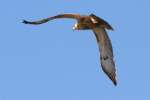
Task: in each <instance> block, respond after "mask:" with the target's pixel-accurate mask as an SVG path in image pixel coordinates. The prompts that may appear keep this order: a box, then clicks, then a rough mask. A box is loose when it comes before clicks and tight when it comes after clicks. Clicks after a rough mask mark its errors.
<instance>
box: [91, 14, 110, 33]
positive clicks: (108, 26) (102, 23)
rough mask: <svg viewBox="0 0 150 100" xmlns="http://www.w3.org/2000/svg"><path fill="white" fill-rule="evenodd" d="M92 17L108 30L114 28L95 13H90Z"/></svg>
mask: <svg viewBox="0 0 150 100" xmlns="http://www.w3.org/2000/svg"><path fill="white" fill-rule="evenodd" d="M90 17H91V20H93V21H94V22H97V23H98V24H99V25H100V26H101V27H103V28H106V29H108V30H113V27H112V26H111V25H110V24H109V23H108V22H106V21H105V20H103V19H102V18H100V17H97V16H96V15H94V14H90Z"/></svg>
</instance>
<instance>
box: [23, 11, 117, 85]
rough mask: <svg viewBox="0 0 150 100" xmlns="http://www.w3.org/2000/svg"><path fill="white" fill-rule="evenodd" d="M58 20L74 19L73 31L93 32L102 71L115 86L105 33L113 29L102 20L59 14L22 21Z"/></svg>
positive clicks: (110, 48)
mask: <svg viewBox="0 0 150 100" xmlns="http://www.w3.org/2000/svg"><path fill="white" fill-rule="evenodd" d="M58 18H71V19H76V20H77V23H76V24H75V25H74V27H73V29H74V30H88V29H91V30H93V32H94V34H95V36H96V39H97V43H98V45H99V51H100V60H101V66H102V69H103V71H104V72H105V73H106V74H107V76H108V77H109V78H110V79H111V80H112V82H113V83H114V85H117V81H116V69H115V63H114V56H113V49H112V45H111V41H110V39H109V37H108V34H107V32H106V29H108V30H113V28H112V27H111V25H109V24H108V23H107V22H106V21H104V20H103V19H101V18H99V17H97V16H95V15H94V14H91V15H89V16H87V15H79V14H60V15H56V16H53V17H49V18H45V19H42V20H39V21H33V22H30V21H26V20H24V21H23V23H25V24H33V25H38V24H42V23H45V22H48V21H50V20H54V19H58Z"/></svg>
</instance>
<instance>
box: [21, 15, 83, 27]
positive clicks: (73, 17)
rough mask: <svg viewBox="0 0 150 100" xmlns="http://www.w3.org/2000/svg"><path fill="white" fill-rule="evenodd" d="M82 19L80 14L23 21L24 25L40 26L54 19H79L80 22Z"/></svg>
mask: <svg viewBox="0 0 150 100" xmlns="http://www.w3.org/2000/svg"><path fill="white" fill-rule="evenodd" d="M80 17H81V15H79V14H59V15H56V16H52V17H48V18H45V19H41V20H38V21H27V20H23V23H25V24H33V25H38V24H43V23H46V22H48V21H50V20H53V19H57V18H71V19H77V20H78V19H79V18H80Z"/></svg>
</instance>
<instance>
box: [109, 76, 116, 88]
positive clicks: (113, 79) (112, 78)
mask: <svg viewBox="0 0 150 100" xmlns="http://www.w3.org/2000/svg"><path fill="white" fill-rule="evenodd" d="M110 79H111V80H112V82H113V84H114V86H117V80H116V77H115V76H112V77H110Z"/></svg>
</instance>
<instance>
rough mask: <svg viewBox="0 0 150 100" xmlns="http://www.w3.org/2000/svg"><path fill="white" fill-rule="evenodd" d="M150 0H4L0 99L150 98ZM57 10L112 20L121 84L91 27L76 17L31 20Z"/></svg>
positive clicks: (1, 4)
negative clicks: (77, 27) (78, 27)
mask: <svg viewBox="0 0 150 100" xmlns="http://www.w3.org/2000/svg"><path fill="white" fill-rule="evenodd" d="M149 5H150V1H149V0H1V2H0V12H1V14H0V26H1V29H0V100H150V78H149V77H150V72H149V71H150V58H149V56H150V53H149V52H150V30H149V27H150V13H149V10H150V6H149ZM59 13H80V14H86V15H88V14H91V13H94V14H96V15H97V16H100V17H101V18H103V19H105V20H106V21H108V22H109V23H110V24H111V25H112V26H113V27H114V29H115V31H109V36H110V38H111V40H112V44H113V49H114V54H115V60H116V65H117V75H118V77H117V78H118V86H117V87H114V86H113V84H112V82H111V81H110V80H109V79H108V78H107V76H106V75H105V74H104V73H103V71H102V69H101V67H100V63H99V51H98V46H97V43H96V39H95V36H94V35H93V33H92V31H72V26H73V25H74V23H75V22H76V21H75V20H67V19H62V20H55V21H51V22H49V23H46V24H43V25H40V26H32V25H25V24H22V23H21V20H22V19H28V20H36V19H41V18H45V17H48V16H53V15H56V14H59Z"/></svg>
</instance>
